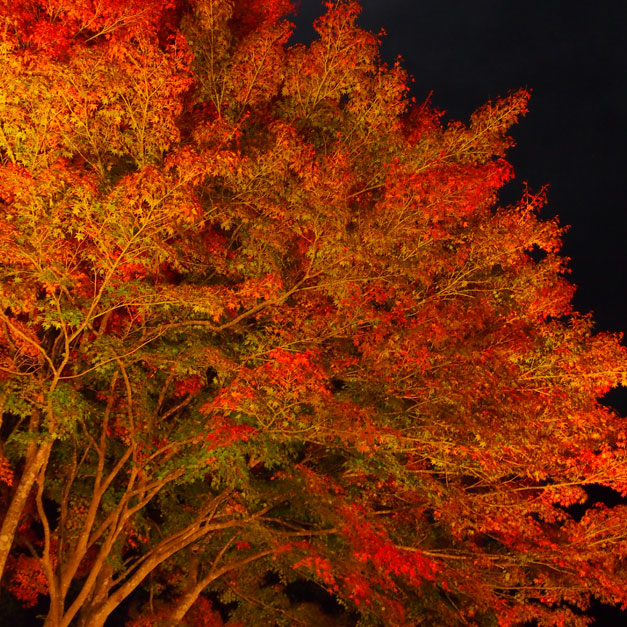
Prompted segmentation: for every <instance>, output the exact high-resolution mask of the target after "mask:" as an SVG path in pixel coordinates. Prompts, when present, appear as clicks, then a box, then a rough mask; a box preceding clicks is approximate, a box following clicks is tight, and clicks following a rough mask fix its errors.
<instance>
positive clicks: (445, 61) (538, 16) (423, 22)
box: [293, 0, 627, 626]
mask: <svg viewBox="0 0 627 627" xmlns="http://www.w3.org/2000/svg"><path fill="white" fill-rule="evenodd" d="M361 4H362V7H363V11H362V14H361V16H360V18H359V24H360V26H362V27H363V28H366V29H367V30H371V31H373V32H379V31H380V30H381V29H382V28H383V29H385V31H386V32H387V35H386V36H385V37H384V39H383V45H382V50H381V52H382V58H383V60H384V61H385V62H387V63H388V64H391V63H393V62H394V60H395V59H396V58H397V57H398V56H399V55H400V56H401V57H402V59H403V66H404V67H405V69H406V70H407V71H408V72H409V74H410V75H411V76H413V77H414V79H415V82H414V83H412V84H411V95H413V96H414V97H415V98H416V100H417V102H418V103H421V102H423V101H424V100H425V99H426V98H427V96H428V95H429V94H430V93H431V92H432V96H431V103H432V104H433V105H434V106H435V107H436V108H437V109H439V110H445V111H446V116H445V118H444V119H445V120H446V119H456V120H461V121H464V122H466V121H468V118H469V116H470V114H471V113H472V112H473V111H474V110H475V109H476V108H478V107H479V106H481V105H482V104H483V103H485V102H486V101H487V100H489V99H494V98H496V97H498V96H501V95H505V94H507V92H508V91H509V90H513V89H517V88H520V87H526V88H529V89H531V90H532V98H531V101H530V103H529V113H528V114H527V116H526V117H525V118H523V119H522V120H521V121H520V122H519V124H518V125H517V126H516V127H515V128H514V129H513V132H512V135H513V136H514V138H515V140H516V143H517V146H516V147H515V148H513V149H512V150H511V151H510V152H509V161H510V162H511V163H512V165H513V166H514V168H515V172H516V181H514V182H512V183H510V184H508V186H507V187H506V188H504V190H503V193H502V195H501V200H502V202H503V203H504V204H507V203H510V202H513V201H515V200H517V199H518V198H520V196H521V194H522V189H523V181H527V182H528V183H529V188H530V190H531V191H539V190H540V188H541V187H542V186H543V185H545V184H548V185H549V190H548V201H549V202H548V205H547V207H546V208H545V209H544V210H543V212H542V214H541V215H542V216H544V217H547V218H548V217H553V216H555V215H558V216H559V219H560V222H561V224H563V225H570V229H569V231H568V232H567V234H566V236H565V239H564V247H563V249H562V252H563V254H564V255H565V256H567V257H569V258H570V259H571V262H570V267H571V269H572V274H571V275H570V280H571V281H573V282H574V283H575V284H576V285H577V286H578V289H577V292H576V294H575V301H574V305H575V308H576V309H577V310H578V311H580V312H586V313H587V312H590V311H592V312H593V314H594V320H595V321H596V329H597V330H598V331H613V332H624V331H627V316H626V311H627V298H626V296H625V288H626V283H627V270H626V269H627V244H626V242H625V239H626V236H627V202H626V200H625V198H626V193H627V176H626V163H627V42H626V41H625V40H626V39H627V19H626V18H627V2H626V1H624V0H620V1H619V0H617V1H608V0H596V1H594V0H569V1H564V0H526V1H525V2H521V1H520V0H362V3H361ZM323 10H324V7H323V5H322V3H321V2H319V1H318V0H301V2H300V7H299V10H298V14H297V15H296V16H295V17H294V18H293V21H294V22H295V23H296V26H297V29H296V33H295V35H294V41H301V42H305V43H307V42H309V41H311V40H312V39H313V38H314V36H315V33H314V30H313V27H312V22H313V20H314V19H315V18H316V17H317V16H318V15H320V14H321V13H322V12H323ZM606 401H607V402H609V403H611V404H612V405H613V406H614V407H615V408H616V410H617V411H618V412H619V413H620V414H621V415H623V416H626V415H627V389H625V388H620V389H618V390H613V391H612V392H610V394H608V396H607V397H606ZM592 496H593V497H594V496H597V497H598V496H599V495H594V494H593V495H592ZM601 498H603V499H604V500H608V499H607V497H604V496H601ZM594 500H597V499H596V498H595V499H594ZM610 500H611V499H610ZM592 615H593V616H594V617H595V618H596V623H595V624H597V625H600V626H608V625H609V626H613V625H627V614H621V613H620V612H618V610H616V609H614V608H611V607H603V606H600V605H598V604H596V605H595V606H594V608H593V612H592Z"/></svg>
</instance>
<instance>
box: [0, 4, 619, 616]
mask: <svg viewBox="0 0 627 627" xmlns="http://www.w3.org/2000/svg"><path fill="white" fill-rule="evenodd" d="M292 10H293V7H292V5H291V3H290V2H289V1H288V0H188V1H185V2H184V1H183V0H170V1H169V2H164V1H163V0H124V1H122V0H100V1H98V2H95V1H92V0H0V72H1V74H0V76H1V78H0V80H1V81H2V82H1V83H0V221H1V228H0V271H1V275H0V405H1V413H2V429H1V431H0V433H1V436H2V440H1V448H0V508H1V510H0V511H2V512H3V525H2V531H1V533H0V566H1V568H0V571H1V570H3V571H4V577H3V580H2V587H3V599H4V601H3V602H2V603H6V599H7V595H9V596H11V597H12V598H14V599H17V600H18V601H19V602H21V603H22V604H23V605H24V606H26V607H29V606H34V605H36V604H39V605H38V607H39V608H40V610H39V613H41V612H42V611H43V612H44V613H47V618H46V622H45V625H46V626H47V627H69V626H70V625H80V626H85V627H87V626H89V627H99V626H102V625H104V623H105V621H107V619H109V623H108V624H111V625H112V624H126V625H128V626H129V627H148V626H153V625H154V626H157V625H187V626H188V627H201V626H205V627H209V626H212V627H213V626H219V625H230V626H231V627H236V626H238V625H310V624H316V625H321V624H324V621H325V620H326V621H329V624H337V625H355V624H360V625H383V624H385V625H398V626H400V625H419V624H423V625H447V626H448V625H451V626H452V625H458V624H459V625H469V624H473V625H474V624H476V625H499V626H501V627H506V626H510V625H522V624H524V623H525V622H526V621H532V620H535V621H537V624H538V625H543V626H557V625H575V626H576V625H584V624H587V618H586V616H585V614H584V611H585V609H586V608H587V607H588V605H589V603H590V600H591V599H592V598H593V597H596V598H597V599H599V600H601V601H603V602H606V603H617V604H622V605H624V606H627V568H626V566H627V562H626V558H627V542H626V534H627V531H626V530H627V509H626V508H625V507H624V506H620V505H619V506H615V507H609V506H606V505H598V504H597V505H591V504H590V503H587V499H588V491H587V490H588V489H589V488H588V486H605V487H606V488H608V489H610V490H613V491H615V493H616V494H617V496H618V495H622V496H625V495H627V453H626V450H625V446H626V439H625V431H624V427H623V424H622V421H621V419H620V418H619V417H618V416H617V415H616V414H615V413H614V411H613V410H612V409H609V408H608V407H606V406H604V405H603V404H601V403H600V400H601V399H602V397H603V395H604V394H605V393H606V392H607V391H608V390H609V389H610V388H612V387H614V386H616V385H619V384H624V383H625V382H626V381H627V375H626V372H627V359H626V356H625V351H624V350H623V348H622V347H621V345H620V343H619V338H617V337H615V336H611V335H606V334H595V333H593V330H592V322H591V319H590V318H589V317H588V316H582V315H579V314H578V313H576V312H574V311H573V310H572V309H571V306H570V302H571V296H572V292H573V287H572V286H571V284H570V283H569V282H568V281H567V279H566V278H565V275H566V273H567V267H566V260H565V259H564V258H562V257H560V256H559V248H560V238H561V235H562V229H561V227H560V226H559V225H558V223H557V222H556V221H555V220H544V219H541V218H540V217H539V215H538V211H539V209H540V208H541V207H542V205H543V203H544V202H545V198H544V192H543V191H536V192H533V191H527V192H525V194H524V196H523V198H521V200H520V201H519V202H518V203H517V204H515V205H513V206H507V207H501V206H499V202H498V192H499V189H500V188H501V187H502V186H503V184H504V183H505V182H507V181H508V180H510V179H511V178H512V176H513V170H512V167H511V166H510V165H509V164H508V163H507V161H506V160H505V153H506V150H507V149H508V148H509V147H510V146H511V145H512V141H511V139H510V138H508V136H507V131H508V129H509V128H510V127H511V126H512V125H513V124H514V123H515V122H516V120H517V119H518V118H519V117H520V116H521V115H523V114H524V113H525V111H526V106H527V100H528V97H529V94H528V93H527V92H526V91H518V92H515V93H511V94H509V95H507V96H505V97H503V98H501V99H499V100H496V101H494V102H490V103H488V104H487V105H485V106H483V107H482V108H480V109H479V110H478V111H476V112H475V113H474V114H473V115H472V116H471V118H470V120H469V121H468V123H461V122H448V123H445V122H444V121H443V116H442V114H441V113H440V112H438V111H436V110H434V109H433V108H432V107H430V106H429V104H428V103H423V104H422V105H420V106H417V105H416V104H415V103H413V102H412V100H411V98H410V97H409V94H408V87H407V85H408V79H407V76H406V75H405V73H404V71H403V69H402V68H401V66H400V65H399V64H396V65H393V66H386V65H385V64H384V63H382V61H381V60H380V58H379V56H378V45H379V42H378V39H377V37H376V36H374V35H373V34H371V33H369V32H365V31H363V30H361V29H360V28H359V27H358V26H357V25H356V18H357V15H358V12H359V7H358V5H357V3H355V2H348V1H347V2H344V1H340V2H337V3H327V10H326V12H325V14H324V15H323V16H322V17H321V18H320V19H319V20H318V21H317V22H316V25H315V26H316V30H317V33H318V37H317V39H315V41H313V43H311V44H310V45H307V46H306V45H301V44H292V43H290V35H291V32H292V28H293V27H292V25H291V24H290V23H289V21H288V18H289V15H290V12H291V11H292ZM296 589H299V590H301V592H300V593H299V594H296V593H295V592H294V590H296ZM303 590H304V591H305V592H303ZM307 590H308V591H309V592H311V591H312V590H318V591H322V592H320V593H319V594H322V595H323V596H322V597H320V596H317V597H316V598H317V599H320V598H326V601H325V602H323V603H322V604H320V603H314V602H312V601H311V599H312V598H313V597H312V596H311V594H310V595H309V596H307V593H306V591H307ZM325 595H326V596H325ZM41 608H43V609H41ZM1 611H2V604H1V603H0V614H1Z"/></svg>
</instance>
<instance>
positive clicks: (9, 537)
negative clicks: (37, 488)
mask: <svg viewBox="0 0 627 627" xmlns="http://www.w3.org/2000/svg"><path fill="white" fill-rule="evenodd" d="M51 449H52V442H45V443H44V444H41V445H37V444H36V443H35V442H29V443H28V446H27V448H26V460H25V462H24V470H23V472H22V476H21V477H20V481H19V483H18V485H17V489H16V490H15V494H14V495H13V498H12V499H11V504H10V505H9V509H8V511H7V513H6V516H5V517H4V520H3V521H2V528H1V529H0V580H2V574H3V573H4V568H5V566H6V562H7V558H8V557H9V553H10V551H11V547H12V546H13V540H14V538H15V531H16V529H17V526H18V524H19V522H20V518H21V516H22V512H23V511H24V506H25V505H26V501H27V500H28V496H29V494H30V491H31V490H32V488H33V484H34V483H35V479H36V478H37V475H38V474H39V471H40V470H41V468H42V467H43V466H44V465H45V464H46V463H47V461H48V456H49V455H50V451H51Z"/></svg>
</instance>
